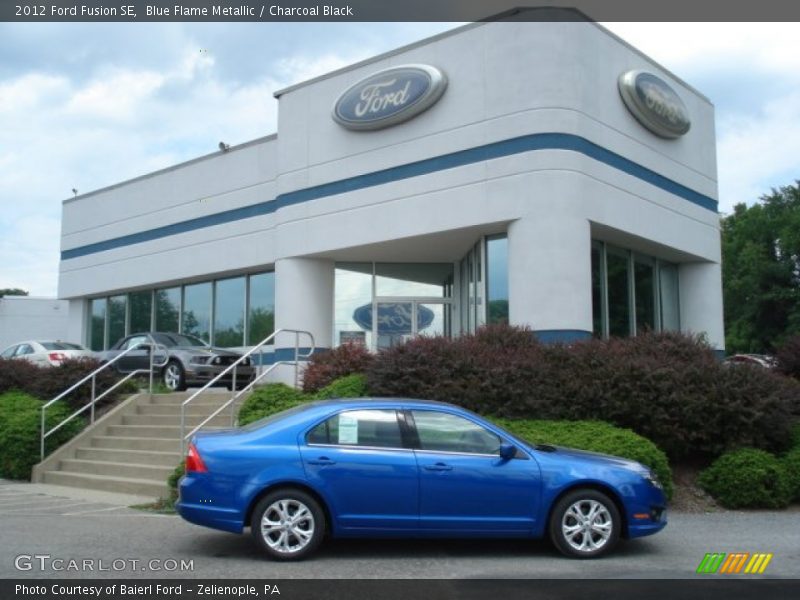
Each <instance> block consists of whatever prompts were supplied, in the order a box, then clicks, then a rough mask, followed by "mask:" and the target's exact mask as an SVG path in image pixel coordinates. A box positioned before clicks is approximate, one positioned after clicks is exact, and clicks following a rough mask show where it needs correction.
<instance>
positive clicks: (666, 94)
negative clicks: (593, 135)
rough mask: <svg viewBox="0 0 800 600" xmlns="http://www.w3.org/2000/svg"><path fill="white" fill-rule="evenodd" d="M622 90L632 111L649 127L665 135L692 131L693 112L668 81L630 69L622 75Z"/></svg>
mask: <svg viewBox="0 0 800 600" xmlns="http://www.w3.org/2000/svg"><path fill="white" fill-rule="evenodd" d="M619 93H620V95H621V96H622V99H623V100H624V101H625V105H626V106H627V107H628V110H630V111H631V114H632V115H633V116H634V117H636V119H637V120H638V121H639V122H640V123H641V124H642V125H644V126H645V127H647V129H649V130H650V131H652V132H653V133H655V134H656V135H660V136H661V137H665V138H677V137H680V136H682V135H683V134H685V133H686V132H687V131H689V127H690V126H691V121H690V120H689V111H688V110H687V109H686V105H685V104H684V103H683V100H681V98H680V96H678V94H677V93H676V92H675V90H673V89H672V88H671V87H670V86H669V85H668V84H667V82H666V81H664V80H663V79H661V78H660V77H657V76H656V75H653V74H652V73H648V72H647V71H639V70H635V71H628V72H627V73H623V74H622V75H620V77H619Z"/></svg>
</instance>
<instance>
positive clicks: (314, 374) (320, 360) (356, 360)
mask: <svg viewBox="0 0 800 600" xmlns="http://www.w3.org/2000/svg"><path fill="white" fill-rule="evenodd" d="M372 359H373V355H372V353H371V352H370V351H369V350H367V348H366V347H365V346H363V345H361V344H353V343H349V344H342V345H341V346H338V347H336V348H332V349H330V350H325V351H324V352H317V353H315V354H313V355H312V356H311V359H310V360H309V361H308V365H307V366H306V369H305V371H304V372H303V391H304V392H307V393H314V392H317V391H319V390H321V389H322V388H324V387H325V386H327V385H330V384H331V383H333V382H334V381H335V380H337V379H339V378H341V377H344V376H346V375H350V374H352V373H363V372H364V370H365V369H366V368H367V365H369V364H370V363H371V362H372Z"/></svg>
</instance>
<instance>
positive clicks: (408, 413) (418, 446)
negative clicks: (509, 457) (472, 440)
mask: <svg viewBox="0 0 800 600" xmlns="http://www.w3.org/2000/svg"><path fill="white" fill-rule="evenodd" d="M403 412H404V413H405V419H406V422H407V423H408V424H409V427H410V428H411V429H412V431H413V436H414V441H415V447H414V450H417V451H419V452H430V453H434V454H452V455H454V456H483V457H486V456H491V457H492V458H499V457H500V446H502V445H503V444H510V443H511V442H509V441H508V440H507V439H505V438H504V437H503V436H502V435H500V434H499V433H497V432H496V431H493V430H491V429H488V428H487V427H485V426H484V425H483V424H482V423H478V422H476V421H475V420H474V419H470V418H469V417H467V416H465V415H461V414H455V413H452V412H449V411H445V410H438V409H436V408H409V409H405V410H404V411H403ZM414 412H426V413H437V414H441V415H447V416H448V417H454V418H456V419H462V420H464V421H467V422H469V423H472V424H473V425H474V426H475V427H478V428H480V429H482V430H484V431H485V432H487V433H490V434H492V435H494V436H495V437H497V439H498V440H500V444H499V445H498V447H497V452H494V453H486V452H467V451H463V450H429V449H426V448H423V447H422V440H421V439H420V437H419V429H418V428H417V422H416V420H415V419H414V414H413V413H414ZM512 445H513V446H515V447H517V451H518V452H517V454H519V447H518V445H517V444H516V443H515V444H512ZM514 458H518V456H515V457H514Z"/></svg>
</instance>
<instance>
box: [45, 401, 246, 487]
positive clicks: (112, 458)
mask: <svg viewBox="0 0 800 600" xmlns="http://www.w3.org/2000/svg"><path fill="white" fill-rule="evenodd" d="M189 395H190V393H188V392H181V393H175V394H153V395H150V394H138V395H135V396H132V397H130V398H128V399H127V400H125V401H123V402H122V403H121V404H120V405H119V406H116V407H115V408H114V409H113V410H111V411H109V412H108V413H107V414H105V415H104V416H103V417H102V418H101V419H99V420H97V421H96V422H95V423H94V425H91V426H89V427H88V428H87V429H85V430H84V431H83V432H82V433H81V434H80V435H78V436H77V437H75V438H73V439H72V440H70V441H69V442H68V443H67V444H65V445H64V446H62V447H61V448H59V449H57V450H56V451H54V452H53V453H52V454H50V455H49V456H48V457H47V458H45V460H44V461H42V462H41V463H39V464H38V465H36V466H35V467H34V470H33V477H32V479H33V481H35V482H40V483H50V484H56V485H68V486H72V487H80V488H88V489H95V490H103V491H108V492H118V493H124V494H134V495H138V496H148V497H152V498H154V499H155V498H159V497H166V496H167V495H168V487H167V478H168V477H169V476H170V474H171V473H172V471H173V470H174V469H175V467H176V466H177V465H178V464H179V463H180V462H181V461H182V460H183V455H182V453H181V451H180V423H181V404H182V403H183V401H184V400H186V398H188V397H189ZM228 399H230V393H214V392H207V393H204V394H203V395H202V396H199V397H198V398H196V399H195V400H193V401H192V403H191V404H190V405H189V407H188V408H187V413H186V415H187V416H186V427H187V433H188V432H189V431H191V429H192V428H193V427H195V426H197V425H199V424H200V422H201V421H202V420H203V419H205V418H206V417H207V416H208V415H210V414H211V413H212V412H214V411H215V410H216V409H217V408H219V407H220V406H221V405H222V404H223V403H225V402H226V401H227V400H228ZM242 400H243V399H240V400H239V401H238V402H237V408H238V406H241V401H242ZM230 423H231V418H230V411H229V410H228V409H226V410H225V411H223V413H222V414H220V415H218V416H217V417H215V418H214V419H213V420H212V421H211V422H209V424H208V425H207V426H206V427H205V428H204V430H206V429H215V428H225V427H230Z"/></svg>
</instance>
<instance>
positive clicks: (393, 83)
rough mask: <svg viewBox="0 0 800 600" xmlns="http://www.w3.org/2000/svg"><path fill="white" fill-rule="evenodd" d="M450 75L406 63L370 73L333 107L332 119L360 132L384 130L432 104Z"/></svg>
mask: <svg viewBox="0 0 800 600" xmlns="http://www.w3.org/2000/svg"><path fill="white" fill-rule="evenodd" d="M446 87H447V78H446V77H445V75H444V73H442V72H441V71H440V70H439V69H437V68H436V67H431V66H430V65H403V66H401V67H393V68H391V69H386V70H384V71H380V72H378V73H375V74H374V75H370V76H369V77H367V78H366V79H362V80H361V81H359V82H358V83H356V84H355V85H353V86H351V87H349V88H348V89H347V91H345V92H344V93H343V94H342V95H341V96H340V97H339V99H338V100H337V101H336V104H335V105H334V107H333V119H334V120H335V121H336V122H337V123H339V124H340V125H342V126H343V127H346V128H347V129H354V130H357V131H362V130H372V129H382V128H384V127H389V126H390V125H397V124H398V123H402V122H403V121H407V120H408V119H411V118H412V117H415V116H416V115H418V114H419V113H421V112H423V111H424V110H426V109H428V108H430V107H431V106H433V105H434V104H435V103H436V101H437V100H438V99H439V98H440V97H441V96H442V93H443V92H444V90H445V88H446Z"/></svg>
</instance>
